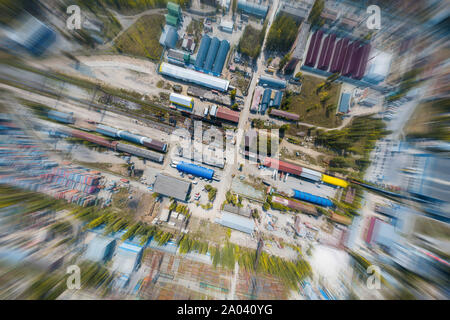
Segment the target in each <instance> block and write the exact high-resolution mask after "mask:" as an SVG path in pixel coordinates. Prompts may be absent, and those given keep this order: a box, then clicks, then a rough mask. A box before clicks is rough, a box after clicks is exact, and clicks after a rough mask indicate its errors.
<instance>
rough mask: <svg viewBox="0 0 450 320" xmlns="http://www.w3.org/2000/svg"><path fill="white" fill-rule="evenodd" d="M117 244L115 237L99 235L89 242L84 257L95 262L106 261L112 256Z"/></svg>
mask: <svg viewBox="0 0 450 320" xmlns="http://www.w3.org/2000/svg"><path fill="white" fill-rule="evenodd" d="M115 245H116V240H115V239H114V238H110V237H105V236H102V235H97V236H96V237H95V238H94V239H92V240H91V241H90V242H89V244H88V247H87V250H86V251H85V253H84V259H86V260H90V261H95V262H106V261H108V260H109V259H110V258H111V256H112V254H113V252H114V247H115Z"/></svg>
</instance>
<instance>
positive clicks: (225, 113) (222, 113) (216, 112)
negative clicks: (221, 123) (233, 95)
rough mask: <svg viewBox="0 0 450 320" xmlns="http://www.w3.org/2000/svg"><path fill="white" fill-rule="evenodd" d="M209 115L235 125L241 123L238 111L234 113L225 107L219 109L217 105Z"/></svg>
mask: <svg viewBox="0 0 450 320" xmlns="http://www.w3.org/2000/svg"><path fill="white" fill-rule="evenodd" d="M209 114H210V115H211V116H213V117H216V118H218V119H221V120H225V121H229V122H233V123H239V116H240V113H239V112H237V111H233V110H231V109H228V108H224V107H217V106H216V105H214V106H212V107H211V109H210V111H209Z"/></svg>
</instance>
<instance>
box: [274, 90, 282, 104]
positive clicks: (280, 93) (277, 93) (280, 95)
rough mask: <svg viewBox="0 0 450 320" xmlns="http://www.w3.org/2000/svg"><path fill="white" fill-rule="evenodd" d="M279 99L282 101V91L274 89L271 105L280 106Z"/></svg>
mask: <svg viewBox="0 0 450 320" xmlns="http://www.w3.org/2000/svg"><path fill="white" fill-rule="evenodd" d="M281 101H283V92H282V91H276V93H275V98H274V99H273V103H272V107H275V108H279V107H280V106H281Z"/></svg>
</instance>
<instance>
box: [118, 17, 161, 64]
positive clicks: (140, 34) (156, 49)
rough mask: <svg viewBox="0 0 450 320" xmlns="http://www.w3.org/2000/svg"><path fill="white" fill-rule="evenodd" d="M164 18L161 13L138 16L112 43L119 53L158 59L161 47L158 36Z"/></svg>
mask: <svg viewBox="0 0 450 320" xmlns="http://www.w3.org/2000/svg"><path fill="white" fill-rule="evenodd" d="M164 23H165V19H164V16H163V15H161V14H153V15H148V16H143V17H141V18H139V19H138V20H137V21H136V22H135V24H134V25H132V26H131V27H130V28H128V30H127V31H125V32H124V33H123V34H122V35H121V36H120V37H119V38H118V39H117V40H116V43H115V44H114V47H115V49H116V50H117V51H118V52H119V53H125V54H129V55H133V56H140V57H145V58H149V59H151V60H154V61H158V60H159V57H160V56H161V53H162V51H163V47H162V46H161V45H160V44H159V37H160V36H161V33H162V30H163V28H164Z"/></svg>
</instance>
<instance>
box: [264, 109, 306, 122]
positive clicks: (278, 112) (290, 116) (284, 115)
mask: <svg viewBox="0 0 450 320" xmlns="http://www.w3.org/2000/svg"><path fill="white" fill-rule="evenodd" d="M270 115H271V116H274V117H279V118H284V119H287V120H291V121H298V120H299V119H300V116H299V115H298V114H295V113H291V112H287V111H282V110H278V109H272V110H271V111H270Z"/></svg>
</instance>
